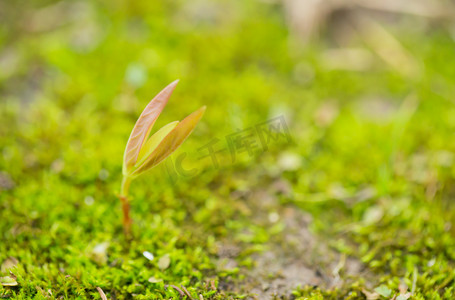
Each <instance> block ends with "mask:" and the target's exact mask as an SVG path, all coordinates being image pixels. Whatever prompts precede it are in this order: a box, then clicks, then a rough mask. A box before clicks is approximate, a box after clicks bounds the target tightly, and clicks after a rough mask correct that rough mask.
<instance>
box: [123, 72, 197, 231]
mask: <svg viewBox="0 0 455 300" xmlns="http://www.w3.org/2000/svg"><path fill="white" fill-rule="evenodd" d="M177 83H178V80H176V81H174V82H172V83H171V84H169V85H168V86H167V87H165V88H164V89H163V90H162V91H161V92H160V93H159V94H158V95H156V97H155V98H153V99H152V101H150V103H149V104H148V105H147V106H146V107H145V109H144V111H143V112H142V114H141V115H140V117H139V119H138V120H137V122H136V124H135V125H134V128H133V131H132V132H131V135H130V138H129V139H128V143H127V144H126V148H125V154H124V157H123V180H122V186H121V190H120V200H121V202H122V210H123V230H124V232H125V235H126V237H127V238H129V237H131V218H130V205H129V200H128V192H129V188H130V184H131V181H132V180H133V179H134V178H136V177H137V176H139V175H141V174H142V173H144V172H146V171H148V170H150V169H151V168H153V167H155V166H156V165H158V164H159V163H160V162H161V161H163V160H164V159H165V158H166V157H168V156H169V155H171V154H172V152H174V151H175V150H176V149H177V148H178V147H179V146H180V145H181V144H182V143H183V141H185V139H186V138H187V137H188V136H189V135H190V134H191V132H192V131H193V129H194V127H196V124H197V123H198V122H199V120H200V119H201V117H202V115H203V114H204V111H205V106H203V107H201V108H199V109H198V110H196V111H195V112H193V113H192V114H190V115H189V116H187V117H186V118H185V119H183V121H181V122H179V121H174V122H171V123H169V124H167V125H165V126H163V127H162V128H160V129H159V130H158V131H157V132H156V133H154V134H153V135H151V136H150V132H151V130H152V127H153V124H155V121H156V119H157V118H158V116H159V115H160V113H161V111H162V110H163V108H164V107H165V106H166V103H167V101H168V100H169V97H170V96H171V94H172V92H173V91H174V89H175V86H176V85H177Z"/></svg>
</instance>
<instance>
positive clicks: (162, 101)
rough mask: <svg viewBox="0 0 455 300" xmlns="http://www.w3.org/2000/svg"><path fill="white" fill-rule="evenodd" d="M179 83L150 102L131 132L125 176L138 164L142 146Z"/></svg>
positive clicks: (124, 163)
mask: <svg viewBox="0 0 455 300" xmlns="http://www.w3.org/2000/svg"><path fill="white" fill-rule="evenodd" d="M177 83H178V80H176V81H174V82H172V83H171V84H169V85H168V86H167V87H165V88H164V89H163V90H162V91H161V92H160V93H159V94H158V95H156V97H155V98H153V99H152V101H150V103H149V104H148V105H147V106H146V107H145V109H144V111H143V112H142V114H141V115H140V117H139V119H138V120H137V122H136V124H135V125H134V128H133V131H132V132H131V135H130V137H129V139H128V143H127V144H126V148H125V154H124V157H123V174H125V175H126V174H128V173H129V172H128V171H129V170H131V168H133V166H134V165H135V164H136V162H137V160H138V157H139V152H140V151H141V148H142V145H143V144H144V142H145V140H146V139H147V137H148V136H149V134H150V131H151V129H152V127H153V124H155V121H156V119H157V118H158V116H159V115H160V113H161V111H162V110H163V108H164V107H165V106H166V103H167V101H168V100H169V97H170V96H171V94H172V92H173V91H174V89H175V86H176V85H177Z"/></svg>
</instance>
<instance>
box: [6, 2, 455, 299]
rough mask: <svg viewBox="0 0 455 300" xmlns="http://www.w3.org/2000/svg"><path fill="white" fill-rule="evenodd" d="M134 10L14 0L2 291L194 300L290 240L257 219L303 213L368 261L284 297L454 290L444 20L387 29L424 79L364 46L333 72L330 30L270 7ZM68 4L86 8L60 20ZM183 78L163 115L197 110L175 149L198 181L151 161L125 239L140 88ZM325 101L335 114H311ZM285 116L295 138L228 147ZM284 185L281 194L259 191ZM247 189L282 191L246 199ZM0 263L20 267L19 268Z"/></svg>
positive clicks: (245, 288)
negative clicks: (41, 22) (127, 162)
mask: <svg viewBox="0 0 455 300" xmlns="http://www.w3.org/2000/svg"><path fill="white" fill-rule="evenodd" d="M47 2H49V1H47ZM134 3H135V4H133V3H130V2H129V1H114V2H109V1H105V2H104V3H95V2H91V1H84V2H83V3H82V2H81V3H80V4H81V5H85V6H84V7H82V6H81V7H78V6H74V7H72V8H70V9H67V10H64V12H63V13H62V14H61V15H59V14H55V15H51V16H50V17H49V18H50V20H49V26H50V28H40V27H39V26H38V27H37V28H34V29H33V28H28V27H26V26H25V25H24V24H25V23H27V22H25V21H24V18H26V17H25V16H26V14H25V13H24V14H22V13H21V11H27V12H30V13H31V14H32V15H33V14H38V13H40V12H41V13H43V12H45V11H43V10H41V9H42V7H43V5H44V4H42V3H38V2H37V3H34V4H33V5H32V4H24V3H22V4H21V5H19V4H9V5H8V7H7V9H8V12H9V13H7V14H6V15H8V18H10V19H11V20H10V22H4V23H5V24H3V25H2V26H3V28H1V30H0V57H1V58H0V60H1V61H4V60H5V61H6V62H8V63H11V64H12V67H9V68H8V67H3V68H2V70H0V170H1V173H0V189H2V190H1V191H0V235H1V242H0V263H3V266H4V267H3V269H2V271H1V274H0V277H6V276H13V277H11V278H8V280H13V281H14V280H15V281H16V282H17V284H18V285H17V286H12V287H8V286H2V285H0V295H1V296H2V297H4V298H17V299H30V298H36V299H45V298H61V297H63V298H64V299H85V298H90V299H91V298H97V297H99V294H98V291H97V290H96V288H97V287H100V288H101V289H102V290H103V291H104V292H105V293H106V295H107V296H108V298H114V297H116V298H117V299H124V298H134V299H150V298H153V299H169V298H171V297H172V298H174V299H176V298H178V297H179V291H178V290H177V289H175V288H173V287H172V286H176V287H177V288H180V289H182V287H181V286H183V287H186V288H187V289H188V292H189V293H191V294H192V297H193V298H195V299H197V298H198V297H199V295H202V296H203V297H204V299H227V298H231V299H241V298H245V297H247V296H246V295H247V294H248V293H250V292H251V290H252V288H253V287H251V286H249V285H248V278H249V276H250V275H249V274H250V273H248V270H254V269H255V268H256V267H257V261H256V260H255V259H254V255H255V254H258V253H264V252H267V251H268V250H270V248H273V247H275V246H276V247H280V245H281V246H282V242H283V240H282V239H281V238H280V237H282V236H283V235H285V234H286V230H287V229H286V228H287V227H286V225H285V222H284V221H283V219H280V220H279V221H277V223H276V224H269V223H268V222H267V221H266V220H267V218H268V216H269V215H270V214H271V213H276V212H282V211H284V209H285V208H288V207H298V208H299V209H300V210H301V211H306V212H309V213H311V215H312V218H313V219H312V222H311V225H310V226H311V232H312V233H313V235H315V236H317V237H318V239H319V240H320V241H322V242H323V243H325V244H326V245H327V249H329V250H327V251H333V252H334V253H336V254H338V255H339V254H342V255H345V256H346V257H349V258H352V259H354V260H356V261H360V262H361V263H362V269H361V271H359V272H358V273H357V274H354V275H348V274H347V271H346V270H345V268H343V267H342V268H341V269H340V271H339V274H340V278H341V279H342V284H340V285H339V286H338V287H337V288H331V287H330V286H328V285H324V284H321V285H320V286H318V287H314V286H308V285H307V286H302V287H301V288H297V289H295V290H293V291H292V290H287V291H281V292H282V294H283V295H291V293H292V294H293V297H295V298H296V299H340V298H345V299H358V298H362V297H363V298H364V297H365V293H364V292H365V291H368V292H374V289H375V288H377V287H379V286H381V291H382V292H383V291H390V292H391V297H393V296H394V295H398V293H399V290H400V284H401V285H403V284H405V285H406V286H407V287H408V290H409V291H412V292H413V298H412V299H452V298H453V295H454V288H455V267H454V261H455V250H454V249H455V238H454V233H455V231H454V227H453V221H454V218H455V213H454V212H455V210H454V208H453V203H452V200H453V198H454V195H455V189H454V182H455V180H454V179H455V164H454V159H455V158H454V155H455V154H454V152H455V138H454V132H455V121H454V120H455V108H454V106H453V95H454V86H455V76H454V70H455V65H454V62H453V61H452V60H451V59H450V58H451V57H452V54H453V47H454V41H453V38H451V37H450V34H449V32H448V31H446V30H444V29H431V30H429V32H423V31H422V30H421V29H419V28H421V27H416V28H410V27H409V26H404V25H400V24H397V25H396V27H395V28H394V29H393V32H391V33H392V34H393V35H395V36H396V37H397V38H398V39H399V40H400V41H401V42H402V43H403V46H404V47H406V48H407V49H408V50H409V51H410V53H411V54H412V57H413V59H414V60H415V61H417V62H421V63H422V74H421V76H420V77H418V78H417V79H416V78H407V77H406V76H405V75H403V74H402V73H401V72H400V70H396V69H393V68H391V67H389V66H387V65H386V64H384V62H383V61H382V60H381V59H380V58H379V57H377V56H376V55H375V54H374V51H372V50H371V49H367V51H369V53H370V54H371V57H372V60H373V63H372V66H371V67H370V69H369V70H368V71H366V72H358V71H347V70H332V69H330V68H328V67H327V66H326V64H325V58H324V57H325V56H324V53H325V51H326V50H327V49H328V46H327V45H326V44H325V42H324V41H314V42H311V43H310V44H308V45H300V43H298V42H296V41H295V40H294V39H293V37H292V36H291V34H290V33H289V31H288V29H287V27H286V21H285V20H284V17H283V14H282V8H281V7H280V6H279V5H277V4H271V3H265V2H264V3H262V2H260V1H259V2H257V1H243V2H237V3H231V2H230V1H216V2H214V3H213V4H208V3H206V4H205V5H210V9H207V11H206V12H205V13H206V14H207V15H204V14H202V15H201V14H197V13H195V10H194V9H193V8H192V7H191V6H190V5H189V4H186V3H184V2H182V1H171V2H160V3H159V4H157V3H155V2H153V3H152V2H147V1H144V2H141V3H136V2H134ZM201 3H202V2H201ZM203 3H205V2H203ZM50 5H53V4H52V3H51V4H50ZM57 5H58V4H57ZM198 5H202V4H198ZM23 6H27V7H23ZM57 7H58V6H57ZM25 8H26V9H25ZM54 8H55V7H54ZM72 10H76V11H79V12H80V13H81V14H82V16H83V18H70V14H71V11H72ZM14 16H22V18H19V19H20V20H22V21H17V20H16V19H17V18H16V17H14ZM27 16H28V15H27ZM35 16H37V15H35ZM24 22H25V23H24ZM62 22H63V23H62ZM414 22H421V21H418V20H414ZM23 23H24V24H23ZM59 24H60V25H59ZM30 26H32V25H30ZM27 28H28V29H27ZM350 46H356V47H361V46H362V44H361V43H360V44H354V45H350ZM4 57H7V58H4ZM2 65H3V64H2ZM177 78H180V79H181V82H180V84H179V86H178V88H177V89H176V91H175V93H174V95H173V97H172V98H171V100H170V102H169V104H168V106H167V108H166V111H165V112H164V113H163V115H162V116H161V118H160V119H159V120H158V124H157V126H158V127H159V126H161V125H163V124H165V123H166V122H168V121H172V120H174V119H181V118H182V117H184V116H185V115H187V114H188V113H190V112H191V111H193V110H194V109H196V108H197V107H200V106H201V105H207V107H208V109H207V112H206V114H205V116H204V118H203V120H202V122H201V124H199V126H198V127H197V129H196V131H195V132H194V134H193V135H192V136H191V137H190V138H189V139H188V141H187V142H186V143H185V144H184V145H183V147H182V149H180V150H179V151H178V152H177V153H176V154H175V155H173V157H172V158H173V161H174V162H175V161H176V159H177V157H179V154H182V153H187V156H186V157H185V160H184V167H185V168H190V167H194V168H196V170H197V171H198V172H197V176H187V177H185V176H177V177H175V176H174V177H169V174H168V173H167V171H166V165H165V164H162V165H161V167H158V168H156V169H155V170H154V171H153V172H151V173H150V174H147V175H146V176H143V178H140V179H138V180H137V181H135V182H134V183H133V184H132V186H131V195H132V198H133V200H132V217H133V219H134V224H133V231H134V235H135V237H134V239H133V241H132V242H131V243H128V242H127V241H125V239H124V237H123V235H122V228H121V209H120V203H119V201H118V199H117V197H116V195H117V194H118V193H119V186H120V181H121V163H122V156H123V150H124V146H125V143H126V141H127V138H128V136H129V133H130V131H131V128H132V126H133V124H134V122H135V120H136V118H137V116H138V114H139V113H140V112H141V110H142V109H143V107H144V106H145V104H146V103H147V102H148V101H149V100H150V97H152V96H153V95H155V94H156V93H157V92H158V91H159V90H161V89H162V88H163V87H164V86H165V85H166V84H167V83H169V82H171V81H172V80H174V79H177ZM372 99H373V100H372ZM404 99H407V100H404ZM409 99H411V100H409ZM412 99H414V100H412ZM327 103H328V104H327ZM378 103H379V104H378ZM377 105H379V106H377ZM327 111H329V112H330V111H332V112H333V113H334V115H333V119H332V118H328V119H324V117H321V114H324V113H327ZM280 114H285V115H286V123H287V126H288V127H289V130H290V133H291V135H292V139H293V143H285V142H283V141H280V142H276V143H272V144H271V145H270V147H269V149H268V150H267V151H265V152H261V151H258V152H257V153H255V154H254V155H253V156H249V155H248V153H247V152H243V153H238V156H237V157H236V161H235V162H234V163H232V162H231V156H230V153H229V151H228V150H227V149H226V148H227V146H226V140H225V138H226V136H227V135H230V134H232V133H235V132H237V130H239V129H246V128H249V127H251V126H255V125H257V124H260V123H262V122H264V121H266V120H268V119H270V118H271V117H274V116H278V115H280ZM321 118H322V119H321ZM214 138H218V139H219V143H218V144H217V147H218V146H219V147H220V148H224V151H222V152H220V154H219V161H220V162H221V167H220V168H219V169H217V168H214V166H213V164H212V162H211V160H210V158H209V157H205V158H201V156H204V154H206V153H205V152H203V151H201V150H198V149H199V148H200V147H203V146H204V145H206V144H207V143H209V142H210V141H211V140H213V139H214ZM289 153H291V156H292V155H294V156H297V157H299V158H301V165H300V167H299V168H297V169H292V168H291V169H285V168H284V169H283V168H282V167H281V166H280V158H282V157H283V156H286V155H289ZM174 175H175V174H174ZM277 180H283V181H285V182H286V183H287V184H288V185H289V188H288V189H289V191H287V192H286V191H285V192H283V191H281V192H276V193H275V194H273V195H270V193H269V187H270V186H271V185H272V184H273V183H274V182H276V181H277ZM251 191H265V195H267V194H268V193H269V196H273V197H274V199H277V200H276V202H274V204H273V205H271V206H266V204H264V208H261V207H259V208H258V207H255V206H254V205H253V206H252V205H251V203H250V202H249V200H248V199H249V197H250V196H249V195H251V194H250V192H251ZM261 195H262V196H261V197H262V198H259V199H262V200H264V203H265V201H266V200H267V199H266V196H264V194H261ZM256 205H257V204H256ZM261 209H263V210H261ZM259 213H264V214H265V213H267V214H268V215H259ZM226 241H228V242H229V244H233V245H235V246H236V247H238V248H239V250H238V251H237V253H236V254H235V255H233V257H229V259H231V258H232V259H233V261H235V263H236V264H235V265H234V267H232V268H221V267H220V266H219V261H220V256H221V255H220V243H223V242H226ZM284 248H285V247H284ZM274 249H275V248H274ZM144 251H149V252H150V253H152V254H153V255H154V259H153V260H149V259H147V258H146V257H145V256H144V255H143V252H144ZM283 251H284V250H283ZM331 253H332V252H331ZM299 255H301V254H299ZM324 255H326V253H320V256H324ZM9 257H12V258H15V259H16V260H17V265H16V266H15V267H13V268H12V269H10V268H9V267H8V265H7V264H6V263H5V261H7V260H8V258H9ZM163 257H165V258H164V259H163ZM168 258H169V262H167V260H168ZM160 261H161V263H160ZM309 267H310V268H314V269H317V268H328V266H316V265H310V266H309ZM327 270H328V271H327V272H328V273H329V274H330V273H331V270H329V269H327ZM10 271H11V272H12V273H13V275H11V274H10V273H9V272H10ZM276 275H277V274H269V276H267V277H266V278H268V280H274V279H276V278H279V276H276ZM330 276H331V275H330ZM14 278H15V279H14ZM5 280H6V279H5ZM384 299H385V298H384Z"/></svg>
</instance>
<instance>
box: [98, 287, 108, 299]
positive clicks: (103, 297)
mask: <svg viewBox="0 0 455 300" xmlns="http://www.w3.org/2000/svg"><path fill="white" fill-rule="evenodd" d="M96 290H97V291H98V293H99V294H100V296H101V299H103V300H107V297H106V294H105V293H104V292H103V290H102V289H101V288H100V287H99V286H97V287H96Z"/></svg>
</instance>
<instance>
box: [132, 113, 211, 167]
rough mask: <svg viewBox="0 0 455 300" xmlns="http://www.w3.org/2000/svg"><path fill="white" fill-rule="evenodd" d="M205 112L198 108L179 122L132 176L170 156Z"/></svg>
mask: <svg viewBox="0 0 455 300" xmlns="http://www.w3.org/2000/svg"><path fill="white" fill-rule="evenodd" d="M204 112H205V106H203V107H201V108H199V109H198V110H196V111H195V112H193V113H192V114H191V115H189V116H188V117H186V118H185V119H184V120H183V121H181V122H180V123H179V124H178V125H177V126H176V127H175V128H174V129H173V130H172V131H171V132H169V134H168V135H166V137H165V138H164V139H163V140H162V141H161V143H159V145H158V146H157V147H156V148H155V150H154V151H153V152H152V154H151V155H150V156H148V157H147V158H146V159H145V161H144V163H143V164H141V165H140V166H138V167H137V169H136V170H134V171H133V172H132V175H133V176H137V175H139V174H140V173H143V172H145V171H147V170H148V169H150V168H152V167H154V166H156V165H157V164H159V163H160V162H161V161H162V160H163V159H165V158H166V157H168V156H169V155H171V154H172V152H174V151H175V150H176V149H177V148H178V147H179V146H180V145H181V144H182V143H183V142H184V141H185V139H186V138H187V137H188V136H189V135H190V134H191V132H192V131H193V129H194V127H196V125H197V123H198V122H199V120H200V119H201V118H202V115H203V114H204Z"/></svg>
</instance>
